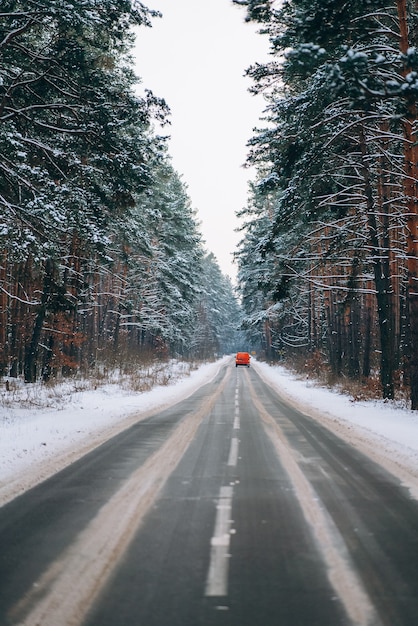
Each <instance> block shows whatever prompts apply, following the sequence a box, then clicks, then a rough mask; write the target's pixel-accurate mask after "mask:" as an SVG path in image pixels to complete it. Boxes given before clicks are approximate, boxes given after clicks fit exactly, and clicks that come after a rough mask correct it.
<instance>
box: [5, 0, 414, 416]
mask: <svg viewBox="0 0 418 626" xmlns="http://www.w3.org/2000/svg"><path fill="white" fill-rule="evenodd" d="M225 1H228V2H233V3H234V4H236V5H238V7H240V8H237V12H238V13H239V15H240V17H241V19H246V20H247V21H252V22H256V23H257V24H258V27H259V32H260V36H263V37H267V38H268V40H269V45H270V58H269V61H268V62H267V63H260V62H257V60H256V59H255V60H254V64H253V65H252V66H251V67H250V68H248V69H247V75H248V76H250V77H251V79H252V87H251V91H252V92H253V94H254V95H255V96H256V97H258V98H263V99H264V102H265V112H264V116H263V118H262V119H261V120H260V122H259V128H256V129H254V134H253V136H252V137H250V138H249V140H248V160H247V165H248V166H250V167H251V168H252V171H255V172H256V174H255V175H254V176H253V179H252V180H251V182H250V183H249V194H248V201H247V205H246V206H245V207H243V208H241V209H240V210H239V211H238V215H239V218H240V220H241V225H242V226H241V229H240V230H241V240H240V243H239V246H238V249H237V250H236V253H235V258H236V263H237V267H238V286H237V289H235V288H234V286H233V285H232V283H231V280H230V279H229V278H228V277H226V276H224V275H223V274H222V272H221V270H220V268H219V266H218V264H217V261H216V259H215V257H214V256H213V254H211V253H210V252H209V251H207V250H206V249H205V247H204V242H203V241H202V236H201V234H200V232H199V223H198V220H197V213H196V211H195V210H194V209H193V208H192V204H191V200H190V198H189V196H188V191H187V186H186V185H185V184H184V182H183V180H182V177H181V176H180V175H179V174H178V173H177V172H176V171H175V169H174V167H173V165H172V163H171V158H170V155H169V152H168V147H167V145H168V142H167V136H168V133H169V124H170V110H169V106H168V105H167V103H166V102H165V100H164V99H163V97H161V96H155V95H154V94H153V93H152V92H151V91H150V90H147V89H146V85H145V86H144V87H145V89H144V90H142V91H141V92H139V90H138V89H137V87H138V84H139V83H140V81H141V79H140V77H138V76H136V74H135V71H134V61H133V58H132V47H133V42H134V32H140V30H141V28H148V27H150V26H151V25H152V21H153V20H154V19H160V18H161V16H160V15H159V13H158V12H157V11H155V10H152V9H149V8H148V7H146V6H145V5H143V4H142V3H141V2H138V1H134V2H132V1H131V0H121V1H116V0H103V1H102V2H100V3H99V2H93V1H91V0H73V1H72V2H67V1H65V0H48V1H47V2H42V3H40V2H37V1H36V0H25V1H13V0H4V1H3V2H2V6H1V9H0V376H11V377H21V378H23V379H24V381H26V382H28V383H30V382H35V381H45V382H47V381H49V380H51V379H56V378H57V377H59V376H67V375H72V374H74V373H76V372H81V373H83V374H84V375H87V376H88V375H89V374H90V373H91V372H94V370H95V368H97V367H98V366H101V365H103V364H104V363H105V364H107V365H109V366H111V367H119V368H129V367H131V366H132V364H135V362H138V361H141V360H144V359H148V358H153V359H155V358H158V359H166V358H171V357H180V358H186V359H207V358H213V357H215V356H217V355H219V354H225V353H230V352H233V351H235V350H237V349H242V348H243V344H245V348H246V349H247V348H248V347H249V346H251V349H252V350H256V351H257V353H258V355H259V356H261V357H264V358H266V359H267V360H269V361H276V360H277V361H279V360H282V361H287V362H288V363H291V364H292V365H294V366H297V367H299V368H301V369H302V371H305V372H306V373H307V374H308V375H316V376H322V377H324V376H325V378H326V379H327V380H328V381H329V382H330V383H335V382H338V381H341V380H344V381H353V382H355V383H358V384H359V385H360V387H359V389H360V388H363V389H364V390H367V391H368V392H371V393H373V394H374V395H380V396H382V397H383V398H384V399H387V400H392V399H397V398H407V399H408V401H409V402H410V406H411V408H412V409H413V410H417V409H418V194H417V181H418V143H417V136H416V134H417V96H418V6H417V3H416V1H415V0H392V1H388V0H353V1H352V2H340V1H336V0H333V1H331V0H309V1H307V0H283V1H278V0H275V1H272V0H265V1H262V0H225ZM231 36H232V34H231ZM138 71H139V73H140V68H139V70H138ZM139 93H142V94H143V95H138V94H139ZM163 95H164V94H162V96H163ZM157 128H158V131H157V130H156V129H157ZM166 132H167V134H165V133H166ZM236 291H237V292H238V297H237V293H236ZM244 333H245V335H244Z"/></svg>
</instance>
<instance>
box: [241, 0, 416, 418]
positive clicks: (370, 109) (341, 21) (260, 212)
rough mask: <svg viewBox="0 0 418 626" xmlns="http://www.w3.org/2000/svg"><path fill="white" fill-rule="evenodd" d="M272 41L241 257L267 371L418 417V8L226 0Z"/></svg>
mask: <svg viewBox="0 0 418 626" xmlns="http://www.w3.org/2000/svg"><path fill="white" fill-rule="evenodd" d="M234 1H235V3H236V4H239V5H244V6H245V7H246V11H247V20H253V21H257V22H258V23H259V24H260V32H261V33H262V34H264V35H265V36H268V37H269V41H270V46H271V48H270V49H271V60H270V61H269V62H267V63H256V64H255V65H253V66H252V67H251V68H249V70H248V74H249V75H250V76H251V77H252V79H253V88H252V89H253V91H254V93H257V94H263V96H264V98H265V100H266V108H265V116H264V118H263V122H264V123H263V124H262V125H261V124H260V126H262V127H260V128H258V129H256V130H255V132H254V135H253V137H252V138H251V140H250V142H249V156H248V162H249V164H250V165H252V166H255V167H256V168H257V176H256V179H255V180H254V181H253V182H252V184H251V189H250V194H249V199H248V204H247V206H246V207H245V208H244V209H243V210H242V211H241V212H240V215H241V217H242V218H243V227H242V240H241V242H240V245H239V250H238V252H237V258H238V263H239V284H240V289H241V296H242V301H243V307H244V309H245V327H246V328H247V332H248V334H249V335H250V336H251V337H252V338H253V341H255V342H259V343H260V344H261V345H262V347H263V349H264V351H265V353H266V355H267V356H268V357H269V358H280V357H281V356H284V355H287V356H288V357H289V358H293V359H298V358H303V359H305V360H306V362H307V363H309V365H310V367H311V368H318V369H324V368H327V369H328V370H329V371H331V373H332V374H333V375H334V376H336V377H341V376H344V377H346V378H351V379H354V380H362V381H371V380H373V379H374V378H375V375H376V373H378V381H379V388H380V391H381V394H382V395H383V397H384V398H388V399H391V398H394V397H395V396H396V394H397V393H398V391H399V390H401V391H405V392H406V393H408V394H409V397H410V401H411V407H412V409H414V410H417V409H418V194H417V181H418V142H417V95H418V47H417V46H418V7H417V4H416V2H415V1H412V0H394V1H391V2H389V1H388V0H361V1H360V0H353V1H352V2H344V3H341V2H335V1H330V0H309V1H308V0H285V1H284V2H283V3H276V2H267V1H266V2H259V1H255V0H234Z"/></svg>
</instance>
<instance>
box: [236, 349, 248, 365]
mask: <svg viewBox="0 0 418 626" xmlns="http://www.w3.org/2000/svg"><path fill="white" fill-rule="evenodd" d="M250 359H251V356H250V355H249V353H248V352H237V356H236V357H235V367H238V365H246V366H247V367H250Z"/></svg>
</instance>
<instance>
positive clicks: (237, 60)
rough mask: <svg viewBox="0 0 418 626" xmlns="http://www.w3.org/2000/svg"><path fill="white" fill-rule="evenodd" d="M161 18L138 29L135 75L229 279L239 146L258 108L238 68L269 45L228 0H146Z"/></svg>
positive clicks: (241, 188)
mask: <svg viewBox="0 0 418 626" xmlns="http://www.w3.org/2000/svg"><path fill="white" fill-rule="evenodd" d="M146 5H147V6H149V7H151V8H153V9H157V10H159V11H161V13H163V17H162V18H160V19H155V20H154V21H153V27H152V28H145V27H142V28H140V29H139V30H138V36H137V43H136V47H135V56H136V59H137V63H136V71H137V74H138V75H139V76H140V77H141V78H142V85H143V87H145V88H147V89H151V90H152V91H153V92H154V94H155V95H157V96H160V97H163V98H165V100H166V101H167V103H168V105H169V107H170V109H171V127H168V129H167V131H166V132H167V133H168V134H170V135H171V141H170V146H169V152H170V154H171V156H172V160H173V166H174V168H175V169H176V170H177V172H178V173H179V174H180V175H181V176H182V179H183V181H184V183H185V184H186V185H187V188H188V193H189V196H190V198H191V201H192V206H193V208H194V209H196V210H197V212H198V219H199V221H200V222H201V232H202V234H203V238H204V240H205V247H206V248H207V249H208V250H210V251H211V252H213V253H214V254H215V256H216V258H217V260H218V262H219V265H220V267H221V270H222V271H223V272H224V273H225V274H228V275H229V276H231V278H232V279H235V275H236V266H235V265H233V264H232V253H233V252H234V250H235V248H236V244H237V242H238V241H239V239H240V235H239V233H236V232H234V229H235V228H236V227H237V225H238V221H237V218H236V216H235V212H236V211H237V210H239V209H241V208H242V207H243V206H245V204H246V199H247V190H248V184H247V181H248V180H249V178H251V173H250V172H249V171H248V170H245V169H244V168H243V167H242V165H243V163H244V162H245V159H246V155H247V147H246V143H247V141H248V140H249V139H250V137H251V136H252V134H253V133H252V131H253V128H254V127H255V126H259V125H260V124H259V118H260V116H261V114H262V110H263V108H264V101H263V98H262V97H261V96H256V97H255V96H252V95H251V94H249V93H248V88H249V87H250V86H251V81H250V79H249V78H246V77H244V73H245V70H246V69H247V68H248V67H249V66H250V65H252V64H253V63H255V62H257V61H260V62H263V61H265V60H266V59H267V58H268V40H267V38H266V37H265V36H262V35H259V34H257V26H256V25H253V24H246V23H245V22H244V18H245V10H244V9H243V8H240V7H237V6H235V5H233V4H232V1H231V0H148V2H146Z"/></svg>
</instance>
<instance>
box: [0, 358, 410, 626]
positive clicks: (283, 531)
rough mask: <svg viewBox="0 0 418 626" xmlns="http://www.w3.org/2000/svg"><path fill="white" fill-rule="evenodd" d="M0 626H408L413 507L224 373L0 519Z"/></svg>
mask: <svg viewBox="0 0 418 626" xmlns="http://www.w3.org/2000/svg"><path fill="white" fill-rule="evenodd" d="M0 549H1V551H0V626H9V625H12V624H13V625H18V624H19V625H24V626H35V625H38V626H352V625H354V624H356V625H359V626H416V624H417V623H418V503H417V502H416V501H415V500H413V499H412V498H411V497H410V496H409V493H408V492H407V491H406V490H405V489H404V488H402V486H401V485H400V484H399V482H398V481H397V480H396V479H395V478H394V477H392V476H391V475H390V474H388V473H387V472H385V471H384V470H383V469H382V468H380V467H379V466H378V465H376V464H374V463H373V462H372V461H370V460H369V459H368V458H366V457H365V456H364V455H362V454H361V453H360V452H358V451H356V450H355V449H353V448H351V447H350V446H348V445H347V444H346V443H344V442H343V441H342V440H340V439H338V438H337V437H335V436H334V435H333V434H332V433H331V432H330V431H328V430H326V429H324V428H323V427H321V426H320V425H319V424H318V423H317V422H315V421H314V420H312V419H310V418H309V417H307V416H305V415H303V414H301V413H300V412H298V411H297V410H295V409H294V408H292V407H290V406H287V405H286V403H285V402H284V401H283V400H282V399H281V398H280V397H279V396H278V395H277V393H276V392H274V391H273V390H272V389H271V388H270V387H269V386H268V385H266V384H265V383H264V382H263V381H262V379H261V378H260V377H259V375H258V374H257V371H256V368H254V367H251V368H249V369H247V368H241V367H240V368H235V367H234V366H233V362H232V361H231V365H229V366H227V367H223V368H222V369H221V370H220V371H219V374H218V376H217V377H216V379H215V380H214V381H213V382H212V383H210V384H209V385H205V386H203V387H202V388H200V389H199V390H198V391H197V392H196V393H195V394H193V395H192V396H190V397H189V398H187V399H186V400H184V401H183V402H181V403H178V404H177V405H175V406H173V407H171V408H170V409H167V410H165V411H162V412H160V413H158V414H155V415H154V416H152V417H150V418H147V419H146V420H143V421H141V422H138V424H136V425H135V426H134V427H132V428H130V429H129V430H127V431H125V432H124V433H122V434H120V435H118V436H117V437H115V438H113V439H111V440H110V441H108V442H107V443H106V444H104V445H102V446H101V447H100V448H98V449H96V450H95V451H93V452H91V453H90V454H89V455H87V456H86V457H84V458H83V459H80V460H79V461H78V462H76V463H74V464H73V465H71V466H70V467H68V468H67V469H65V470H64V471H61V472H60V473H58V474H56V475H55V476H54V477H53V478H51V479H49V480H47V481H45V482H44V483H42V484H41V485H39V486H38V487H36V488H34V489H32V490H31V491H29V492H27V493H26V494H24V495H22V496H20V497H19V498H17V499H15V500H14V501H12V502H10V503H9V504H7V505H5V506H4V507H3V508H2V509H0Z"/></svg>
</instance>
